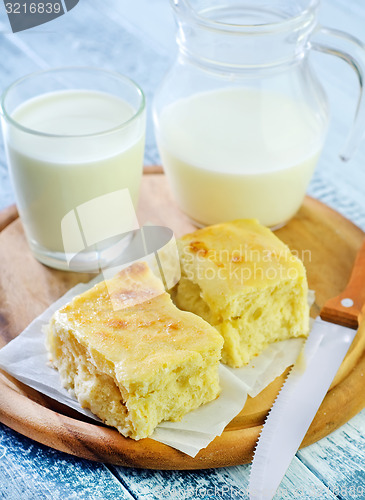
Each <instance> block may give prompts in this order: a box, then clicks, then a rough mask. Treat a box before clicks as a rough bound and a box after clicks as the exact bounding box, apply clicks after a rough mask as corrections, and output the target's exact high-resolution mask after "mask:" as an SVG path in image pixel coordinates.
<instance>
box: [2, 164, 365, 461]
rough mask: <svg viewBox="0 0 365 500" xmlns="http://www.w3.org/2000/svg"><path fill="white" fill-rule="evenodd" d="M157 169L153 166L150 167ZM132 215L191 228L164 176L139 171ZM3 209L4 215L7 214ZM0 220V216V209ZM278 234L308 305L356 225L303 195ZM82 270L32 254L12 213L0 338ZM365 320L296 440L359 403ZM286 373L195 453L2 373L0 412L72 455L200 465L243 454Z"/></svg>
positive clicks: (329, 282)
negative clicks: (86, 412) (298, 264)
mask: <svg viewBox="0 0 365 500" xmlns="http://www.w3.org/2000/svg"><path fill="white" fill-rule="evenodd" d="M155 172H156V170H155ZM141 200H143V202H142V203H141V204H140V207H139V221H140V224H144V223H146V222H150V223H159V224H163V225H166V226H169V227H171V228H172V229H173V230H174V232H175V235H176V236H180V235H182V234H185V233H186V232H189V231H191V230H193V229H194V226H193V225H192V224H191V222H190V221H189V219H188V218H187V217H185V216H184V215H183V214H182V213H181V212H180V211H179V209H178V208H177V207H176V206H175V205H174V203H173V201H172V198H171V195H170V192H169V189H168V187H167V184H166V180H165V177H164V176H163V175H162V174H158V173H154V174H152V175H145V176H144V179H143V185H142V193H141ZM7 217H8V216H7ZM0 226H1V217H0ZM277 235H278V236H279V237H280V238H281V239H282V240H283V241H285V242H286V243H287V244H288V245H289V246H290V248H291V249H292V250H293V251H296V252H298V255H299V256H300V257H302V258H303V261H304V264H305V266H306V268H307V272H308V281H309V286H310V287H311V288H312V289H314V290H315V291H316V303H315V305H314V307H313V309H312V315H313V316H316V315H317V314H318V312H319V309H320V307H321V306H322V305H323V303H324V302H325V301H326V300H327V299H328V298H330V297H331V296H335V295H338V294H339V293H340V292H341V291H342V290H343V289H344V288H345V286H346V284H347V282H348V280H349V277H350V273H351V269H352V265H353V262H354V259H355V255H356V252H357V250H358V249H359V247H360V245H361V243H362V241H363V238H364V234H363V232H362V231H361V230H360V229H358V228H357V227H356V226H354V225H353V224H351V223H350V222H349V221H348V220H346V219H344V218H343V217H342V216H340V215H339V214H338V213H336V212H334V211H333V210H331V209H329V208H328V207H326V206H325V205H323V204H321V203H320V202H318V201H315V200H313V199H311V198H306V200H305V203H304V205H303V206H302V208H301V210H300V212H299V213H298V214H297V216H296V217H295V218H294V219H293V220H292V221H291V222H290V223H289V224H288V225H287V226H286V227H284V228H282V229H280V230H279V231H277ZM90 277H91V275H88V274H74V273H65V272H61V271H56V270H53V269H50V268H47V267H45V266H43V265H42V264H40V263H38V262H37V261H35V260H34V259H33V257H32V256H31V254H30V252H29V250H28V247H27V243H26V241H25V237H24V233H23V229H22V225H21V222H20V220H19V219H17V218H16V219H15V220H13V222H11V223H10V224H9V223H8V224H7V225H6V227H5V228H4V229H3V230H2V232H1V233H0V342H1V345H4V344H6V343H7V342H8V341H10V340H11V339H12V338H14V337H15V336H16V335H18V334H19V333H20V332H21V331H22V330H23V329H24V327H25V326H26V325H27V324H28V323H29V322H30V321H31V320H32V319H33V318H34V317H36V316H37V315H38V314H40V313H41V312H42V311H43V310H44V309H45V308H46V307H47V306H48V305H49V304H50V303H51V302H53V301H54V300H56V299H57V298H58V297H59V296H61V295H62V294H63V293H65V292H66V291H67V290H68V289H69V288H70V287H72V286H74V285H75V284H76V283H77V282H80V281H83V282H86V281H88V280H89V279H90ZM364 344H365V325H364V324H363V325H362V326H360V329H359V333H358V335H357V336H356V339H355V342H354V344H353V346H352V347H351V349H350V352H349V354H348V356H347V358H346V359H345V361H344V363H343V365H342V366H341V369H340V370H339V373H338V374H337V376H336V379H335V381H334V384H333V385H332V389H331V390H330V391H329V393H328V394H327V396H326V398H325V400H324V401H323V403H322V405H321V407H320V409H319V411H318V413H317V415H316V417H315V419H314V421H313V423H312V425H311V427H310V429H309V431H308V433H307V435H306V437H305V439H304V441H303V443H302V445H303V446H306V445H308V444H310V443H313V442H315V441H317V440H318V439H321V438H322V437H324V436H326V435H327V434H329V433H330V432H332V431H333V430H334V429H336V428H338V427H339V426H341V425H342V424H343V423H345V422H347V421H348V420H349V419H350V418H351V417H352V416H354V415H355V414H356V413H358V412H359V411H360V410H361V409H362V408H363V407H364V405H365V393H364V384H363V380H364V379H363V375H364V372H365V354H364ZM283 379H284V377H283V376H281V377H278V379H276V380H275V381H274V382H273V383H272V384H271V385H270V386H269V387H268V388H266V389H265V390H264V391H263V392H262V393H261V394H259V395H258V396H257V397H256V398H254V399H250V398H249V400H248V402H247V403H246V405H245V408H244V409H243V411H242V412H241V413H240V414H239V415H238V416H237V417H236V418H235V419H234V420H233V421H232V422H231V423H230V424H229V425H228V426H227V428H226V430H225V431H224V433H223V434H222V436H220V437H218V438H216V439H215V440H214V441H213V442H212V443H211V444H210V445H209V446H208V447H207V448H206V449H205V450H202V451H201V452H200V453H199V454H198V455H197V457H196V458H194V459H193V458H191V457H189V456H187V455H185V454H183V453H181V452H179V451H176V450H174V449H172V448H170V447H168V446H165V445H162V444H161V443H158V442H155V441H153V440H152V439H144V440H141V441H139V442H135V441H133V440H131V439H126V438H124V437H122V436H121V435H120V434H119V433H118V432H117V431H115V430H114V429H110V428H107V427H105V426H101V425H96V424H95V423H91V422H89V421H88V420H87V419H86V418H83V417H82V416H81V415H79V414H78V413H76V412H74V411H72V410H70V409H69V408H65V407H63V406H62V405H60V404H58V403H55V402H54V401H52V400H50V399H49V398H47V397H45V396H43V395H41V394H39V393H37V392H36V391H34V390H32V389H29V388H28V387H26V386H24V385H23V384H21V383H20V382H17V381H16V380H14V379H13V378H11V377H10V376H8V375H7V374H5V373H4V372H2V373H1V374H0V420H1V421H2V422H3V423H5V424H6V425H8V426H9V427H11V428H13V429H15V430H17V431H18V432H20V433H22V434H24V435H26V436H28V437H31V438H32V439H35V440H36V441H38V442H41V443H44V444H47V445H49V446H51V447H53V448H56V449H58V450H61V451H65V452H67V453H71V454H73V455H77V456H80V457H84V458H89V459H92V460H100V461H104V462H110V463H113V464H119V465H124V466H133V467H144V468H158V469H203V468H210V467H222V466H226V465H235V464H241V463H246V462H249V461H250V460H251V456H252V452H253V449H254V446H255V443H256V440H257V438H258V435H259V433H260V430H261V425H262V423H263V420H264V417H265V415H266V414H267V411H268V409H269V408H270V407H271V405H272V403H273V401H274V399H275V397H276V394H277V392H278V390H279V388H280V386H281V384H282V382H283Z"/></svg>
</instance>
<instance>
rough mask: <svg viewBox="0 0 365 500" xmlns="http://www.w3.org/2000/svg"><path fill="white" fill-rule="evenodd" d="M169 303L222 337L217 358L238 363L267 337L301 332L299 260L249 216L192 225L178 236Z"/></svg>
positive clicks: (304, 321)
mask: <svg viewBox="0 0 365 500" xmlns="http://www.w3.org/2000/svg"><path fill="white" fill-rule="evenodd" d="M179 252H180V259H181V266H182V277H181V279H180V282H179V283H178V285H177V286H176V288H175V289H174V290H173V292H172V295H173V297H174V301H175V303H176V305H177V306H178V307H179V308H181V309H184V310H186V311H191V312H193V313H195V314H198V315H199V316H201V317H202V318H204V319H205V320H206V321H208V322H209V323H210V324H211V325H213V326H214V327H215V328H216V329H217V330H218V331H219V332H220V334H221V335H222V337H223V338H224V347H223V351H222V361H223V362H224V363H227V364H228V365H230V366H232V367H241V366H243V365H245V364H247V363H248V362H249V361H250V360H251V359H252V358H253V357H254V356H256V355H257V354H259V353H260V352H261V351H262V350H263V349H264V348H265V347H266V346H267V345H268V344H269V343H271V342H275V341H278V340H284V339H288V338H291V337H299V336H306V335H308V332H309V307H308V304H307V293H308V285H307V279H306V272H305V268H304V266H303V264H302V262H301V261H300V260H299V259H298V258H297V257H295V256H294V255H293V254H292V253H291V252H290V250H289V248H288V247H287V246H286V245H285V244H284V243H283V242H282V241H280V240H279V239H278V238H277V237H276V236H275V235H274V234H273V233H272V231H270V230H269V229H267V228H266V227H263V226H261V225H260V224H259V223H258V222H257V221H256V220H236V221H233V222H229V223H225V224H217V225H215V226H210V227H206V228H204V229H200V230H198V231H196V232H194V233H192V234H188V235H186V236H183V237H182V238H181V239H180V241H179Z"/></svg>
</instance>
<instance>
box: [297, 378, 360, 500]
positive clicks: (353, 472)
mask: <svg viewBox="0 0 365 500" xmlns="http://www.w3.org/2000/svg"><path fill="white" fill-rule="evenodd" d="M364 398H365V385H364ZM298 457H299V459H300V460H301V462H302V463H303V464H304V465H305V466H306V467H308V468H309V469H310V470H311V471H312V472H313V473H314V474H315V475H316V476H317V477H318V478H319V479H320V480H321V481H322V482H323V483H324V484H325V485H326V486H327V487H328V488H329V489H330V490H331V491H332V492H334V493H335V494H336V495H337V496H338V497H339V498H343V499H346V500H347V499H353V498H356V499H359V500H363V499H364V498H365V410H364V411H362V412H361V413H360V414H359V415H357V416H356V417H354V418H353V419H352V420H351V421H350V422H348V423H347V424H346V425H344V426H343V427H341V428H340V429H338V430H337V431H335V432H333V433H332V434H330V435H329V436H327V437H326V438H324V439H322V440H321V441H318V442H317V443H315V444H313V445H312V446H309V447H308V448H305V449H303V450H301V451H299V452H298Z"/></svg>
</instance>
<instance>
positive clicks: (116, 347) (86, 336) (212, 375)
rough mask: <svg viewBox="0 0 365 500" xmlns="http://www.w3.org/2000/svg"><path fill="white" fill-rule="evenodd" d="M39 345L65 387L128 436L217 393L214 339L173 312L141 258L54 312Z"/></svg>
mask: <svg viewBox="0 0 365 500" xmlns="http://www.w3.org/2000/svg"><path fill="white" fill-rule="evenodd" d="M46 344H47V348H48V350H49V353H50V359H51V362H52V364H53V365H54V367H55V368H57V369H58V371H59V374H60V377H61V381H62V384H63V385H64V387H66V388H67V389H69V390H70V391H72V392H73V393H74V394H75V396H76V397H77V399H78V400H79V402H80V404H81V405H82V406H83V407H84V408H89V409H90V410H91V411H92V412H93V413H95V414H96V415H97V416H99V417H100V418H101V419H102V420H103V421H104V422H105V423H106V424H108V425H111V426H114V427H116V428H117V429H118V430H119V432H120V433H121V434H123V435H124V436H128V437H131V438H133V439H141V438H145V437H147V436H150V435H151V434H152V433H153V430H154V429H155V427H156V426H157V425H158V424H159V422H161V421H163V420H172V421H176V420H180V419H181V418H182V417H183V415H185V414H186V413H187V412H189V411H190V410H193V409H194V408H198V407H199V406H200V405H202V404H204V403H207V402H208V401H212V400H213V399H215V398H216V397H217V396H218V395H219V390H220V389H219V376H218V365H219V360H220V357H221V349H222V345H223V340H222V338H221V336H220V335H219V334H218V333H217V331H216V330H215V328H213V327H212V326H210V325H209V324H208V323H207V322H206V321H204V320H203V319H201V318H199V317H197V316H195V315H194V314H191V313H189V312H184V311H180V310H178V309H177V308H176V307H175V306H174V304H173V303H172V301H171V298H170V296H169V294H168V293H166V292H165V290H164V288H163V285H162V283H161V282H160V280H159V279H158V278H156V277H155V276H154V275H153V273H152V272H151V270H150V269H149V267H148V266H147V264H145V263H143V262H139V263H135V264H133V265H131V266H130V267H128V268H126V269H124V270H123V271H121V272H120V273H118V274H117V275H116V276H115V277H114V278H113V279H111V280H107V281H103V282H101V283H99V284H97V285H96V286H94V287H93V288H91V289H90V290H88V291H86V292H85V293H83V294H81V295H78V296H77V297H75V298H74V299H73V300H72V301H71V302H70V303H69V304H67V305H66V306H64V307H62V308H61V309H60V310H58V311H57V312H56V313H55V314H54V315H53V317H52V319H51V321H50V323H49V326H48V331H47V340H46Z"/></svg>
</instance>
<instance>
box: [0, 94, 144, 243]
mask: <svg viewBox="0 0 365 500" xmlns="http://www.w3.org/2000/svg"><path fill="white" fill-rule="evenodd" d="M135 112H136V110H135V109H133V108H132V106H131V105H130V104H128V103H127V102H125V101H124V100H122V99H119V98H117V97H115V96H112V95H109V94H106V93H103V92H97V91H81V90H67V91H58V92H52V93H48V94H44V95H41V96H39V97H36V98H32V99H30V100H28V101H26V102H25V103H23V104H22V105H21V106H19V107H18V108H17V109H15V111H14V112H13V113H12V118H13V119H14V120H15V121H16V122H18V123H19V124H21V125H22V126H24V127H26V128H27V129H32V130H35V131H37V132H38V134H32V133H29V132H25V131H22V130H21V129H19V128H18V127H15V126H8V127H7V129H6V150H7V156H8V161H9V162H10V164H11V173H12V177H13V183H14V186H15V190H16V198H17V204H18V208H19V211H20V215H21V217H22V221H23V224H24V226H25V231H26V234H27V237H28V239H29V242H30V244H31V247H32V248H33V250H35V251H36V250H37V248H40V249H42V247H44V248H45V249H47V251H51V252H52V251H53V252H63V251H64V248H63V241H62V236H61V220H62V218H63V217H64V216H65V215H66V214H67V213H68V212H70V211H71V210H74V209H75V208H76V207H77V206H79V205H80V204H82V203H84V202H86V201H88V200H92V199H94V198H95V197H97V196H100V195H103V194H106V193H111V192H114V191H117V190H118V189H123V188H129V191H130V194H131V197H132V200H133V202H134V204H136V203H137V199H138V191H139V184H140V179H141V171H142V164H143V150H144V123H142V122H143V121H144V117H143V116H142V117H141V118H140V120H136V121H135V123H134V122H133V123H131V124H129V125H127V126H124V127H119V126H120V124H122V123H124V122H126V121H127V120H129V119H130V118H132V117H133V115H134V114H135ZM118 127H119V128H118ZM112 129H114V130H113V131H112ZM105 131H110V132H108V133H107V132H105ZM104 132H105V133H104ZM39 133H41V134H44V135H40V134H39ZM97 133H102V135H99V136H88V134H97ZM50 134H51V135H50ZM53 135H56V136H53ZM111 216H113V214H111ZM35 247H36V248H35Z"/></svg>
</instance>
